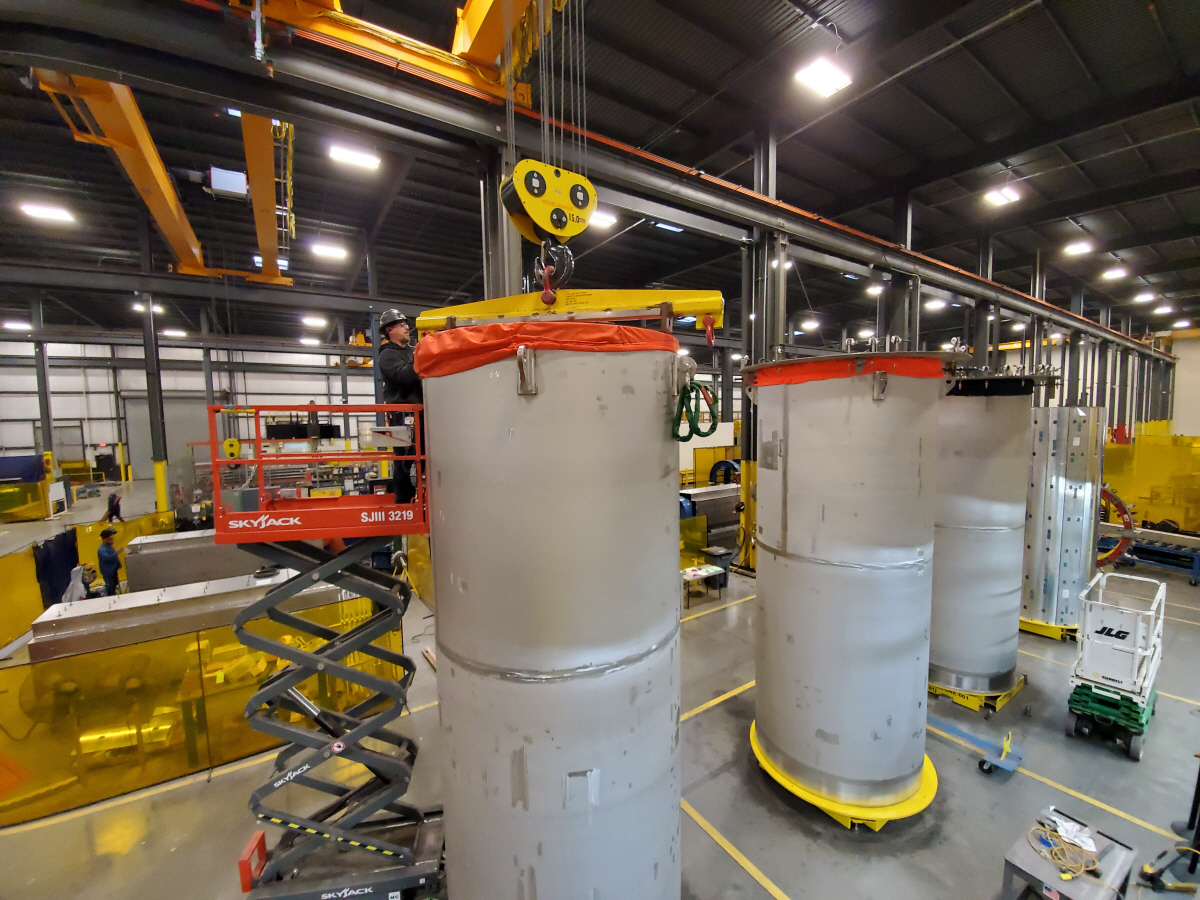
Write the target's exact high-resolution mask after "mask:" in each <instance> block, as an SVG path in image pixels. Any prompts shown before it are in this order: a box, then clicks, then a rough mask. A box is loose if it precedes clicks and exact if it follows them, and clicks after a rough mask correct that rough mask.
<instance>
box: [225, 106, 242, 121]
mask: <svg viewBox="0 0 1200 900" xmlns="http://www.w3.org/2000/svg"><path fill="white" fill-rule="evenodd" d="M225 112H227V113H229V115H231V116H233V117H234V118H235V119H240V118H241V117H242V111H241V110H240V109H234V108H233V107H232V106H230V107H228V108H227V109H226V110H225Z"/></svg>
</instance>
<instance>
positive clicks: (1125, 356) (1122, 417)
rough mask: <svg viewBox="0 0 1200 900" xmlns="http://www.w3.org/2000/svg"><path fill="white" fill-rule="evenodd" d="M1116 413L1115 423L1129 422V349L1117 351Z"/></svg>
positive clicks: (1124, 423) (1123, 423)
mask: <svg viewBox="0 0 1200 900" xmlns="http://www.w3.org/2000/svg"><path fill="white" fill-rule="evenodd" d="M1116 388H1117V414H1116V424H1118V425H1126V424H1128V423H1129V351H1128V350H1126V349H1124V348H1121V349H1120V350H1119V351H1117V384H1116Z"/></svg>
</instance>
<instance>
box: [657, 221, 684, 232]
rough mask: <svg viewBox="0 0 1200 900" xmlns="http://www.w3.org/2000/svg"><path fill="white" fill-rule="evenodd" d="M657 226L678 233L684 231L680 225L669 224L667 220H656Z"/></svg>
mask: <svg viewBox="0 0 1200 900" xmlns="http://www.w3.org/2000/svg"><path fill="white" fill-rule="evenodd" d="M654 227H655V228H661V229H662V230H663V231H674V232H676V233H678V232H680V231H683V229H682V228H680V227H679V226H678V225H669V224H667V223H666V222H655V223H654Z"/></svg>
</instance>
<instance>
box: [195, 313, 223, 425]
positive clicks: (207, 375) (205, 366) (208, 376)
mask: <svg viewBox="0 0 1200 900" xmlns="http://www.w3.org/2000/svg"><path fill="white" fill-rule="evenodd" d="M208 335H209V328H208V310H206V309H202V310H200V337H201V339H204V338H207V337H208ZM200 371H202V372H203V373H204V402H205V403H206V404H208V405H209V406H212V405H213V404H214V403H216V402H217V401H216V392H215V391H214V390H213V371H212V350H210V349H209V348H208V347H207V346H205V348H204V349H203V350H201V351H200ZM220 418H224V417H223V416H222V417H220Z"/></svg>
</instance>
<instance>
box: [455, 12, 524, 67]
mask: <svg viewBox="0 0 1200 900" xmlns="http://www.w3.org/2000/svg"><path fill="white" fill-rule="evenodd" d="M529 2H530V0H467V2H466V3H465V4H464V5H463V6H462V7H460V8H459V10H458V24H457V25H456V26H455V27H454V43H453V44H452V46H451V49H452V50H453V52H454V55H455V56H461V57H462V58H463V59H465V60H467V61H468V62H473V63H475V64H477V65H480V66H487V67H488V68H490V69H495V68H497V66H496V63H497V60H499V58H500V55H501V54H502V53H503V52H504V39H505V34H504V25H505V20H506V19H507V21H508V29H509V31H513V30H514V29H515V28H516V26H517V23H518V22H520V21H521V17H522V16H523V15H525V10H526V9H528V8H529ZM506 4H507V5H508V7H509V11H508V12H507V14H506V13H505V9H504V7H505V5H506Z"/></svg>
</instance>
